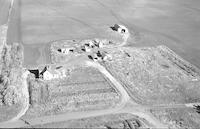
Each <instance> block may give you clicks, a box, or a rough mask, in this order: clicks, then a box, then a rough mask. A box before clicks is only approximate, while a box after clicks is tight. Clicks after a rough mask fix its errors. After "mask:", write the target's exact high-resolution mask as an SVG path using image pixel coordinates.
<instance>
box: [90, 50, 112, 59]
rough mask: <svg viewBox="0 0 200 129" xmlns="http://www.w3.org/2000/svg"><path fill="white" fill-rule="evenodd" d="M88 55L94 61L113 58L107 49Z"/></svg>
mask: <svg viewBox="0 0 200 129" xmlns="http://www.w3.org/2000/svg"><path fill="white" fill-rule="evenodd" d="M88 57H89V58H90V59H91V60H93V61H107V60H112V56H111V55H110V54H108V53H107V52H105V51H97V52H95V53H93V54H92V55H88Z"/></svg>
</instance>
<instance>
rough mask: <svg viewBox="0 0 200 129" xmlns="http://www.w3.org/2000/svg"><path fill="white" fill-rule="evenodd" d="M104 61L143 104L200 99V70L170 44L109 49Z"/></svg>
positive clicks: (196, 100) (130, 92)
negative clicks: (185, 60) (175, 52)
mask: <svg viewBox="0 0 200 129" xmlns="http://www.w3.org/2000/svg"><path fill="white" fill-rule="evenodd" d="M107 51H109V52H110V53H109V54H111V55H112V57H113V60H111V61H106V62H102V63H101V64H102V65H104V66H105V67H106V69H107V70H108V71H109V72H111V73H112V74H113V76H114V77H116V78H117V79H118V80H120V82H121V83H122V84H124V87H125V88H126V89H127V92H128V93H129V95H130V96H132V98H133V99H134V100H135V101H137V102H138V103H141V104H147V105H148V104H150V105H152V104H153V105H159V104H174V103H193V102H199V100H200V95H199V94H200V89H199V85H200V81H199V70H198V69H197V68H195V66H192V65H191V64H188V63H186V62H184V61H183V60H182V59H181V58H179V57H176V55H174V54H172V53H171V54H169V53H170V52H171V51H170V50H168V49H167V48H166V47H163V46H159V47H152V48H133V47H132V48H125V47H124V48H119V49H109V50H107Z"/></svg>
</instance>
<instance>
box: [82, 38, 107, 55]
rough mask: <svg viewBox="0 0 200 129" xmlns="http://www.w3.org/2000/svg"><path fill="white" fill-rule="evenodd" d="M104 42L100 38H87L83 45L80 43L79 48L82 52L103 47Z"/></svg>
mask: <svg viewBox="0 0 200 129" xmlns="http://www.w3.org/2000/svg"><path fill="white" fill-rule="evenodd" d="M103 47H104V44H103V42H101V41H100V40H97V39H96V40H88V41H87V42H85V43H84V44H83V45H81V50H83V51H84V52H91V49H93V48H103Z"/></svg>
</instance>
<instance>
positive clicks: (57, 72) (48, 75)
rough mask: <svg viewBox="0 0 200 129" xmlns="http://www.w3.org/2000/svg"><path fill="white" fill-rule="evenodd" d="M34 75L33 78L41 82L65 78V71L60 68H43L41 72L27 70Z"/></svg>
mask: <svg viewBox="0 0 200 129" xmlns="http://www.w3.org/2000/svg"><path fill="white" fill-rule="evenodd" d="M29 72H30V73H32V74H34V75H35V78H38V79H43V80H52V79H61V78H65V77H66V71H65V69H64V68H62V66H59V67H56V68H53V67H52V66H45V67H44V69H43V70H42V71H40V70H39V69H33V70H29Z"/></svg>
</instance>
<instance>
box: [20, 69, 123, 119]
mask: <svg viewBox="0 0 200 129" xmlns="http://www.w3.org/2000/svg"><path fill="white" fill-rule="evenodd" d="M68 71H70V72H68V76H67V77H66V78H63V79H54V80H50V81H46V82H44V81H42V82H41V81H37V82H35V81H33V82H31V81H30V83H29V86H30V93H31V107H30V108H29V110H28V111H27V113H26V114H25V116H23V117H24V118H34V117H39V116H45V115H55V114H61V113H65V112H72V111H84V110H98V109H105V108H112V107H115V106H117V105H118V104H119V103H120V96H121V95H120V94H119V93H118V91H117V90H115V88H114V87H113V85H112V84H111V83H110V82H109V80H108V79H107V78H105V77H104V76H103V75H102V74H101V73H100V72H99V71H98V70H97V69H95V68H92V67H72V69H70V68H68Z"/></svg>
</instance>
